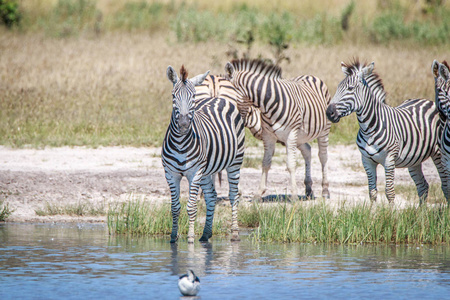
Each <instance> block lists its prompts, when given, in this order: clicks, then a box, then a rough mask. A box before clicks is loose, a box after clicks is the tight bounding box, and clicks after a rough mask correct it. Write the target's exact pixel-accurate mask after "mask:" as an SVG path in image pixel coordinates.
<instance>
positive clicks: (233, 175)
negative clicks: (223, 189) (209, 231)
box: [227, 162, 242, 241]
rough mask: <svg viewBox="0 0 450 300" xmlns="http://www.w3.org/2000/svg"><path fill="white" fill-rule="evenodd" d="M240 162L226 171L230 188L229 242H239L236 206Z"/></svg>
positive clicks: (237, 201)
mask: <svg viewBox="0 0 450 300" xmlns="http://www.w3.org/2000/svg"><path fill="white" fill-rule="evenodd" d="M241 164H242V162H238V163H237V164H235V165H233V166H231V167H229V168H228V169H227V173H228V185H229V188H230V191H229V198H230V204H231V240H232V241H240V238H239V225H238V216H237V215H238V205H239V197H240V196H238V193H239V178H240V168H241Z"/></svg>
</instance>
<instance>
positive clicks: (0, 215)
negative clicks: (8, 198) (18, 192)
mask: <svg viewBox="0 0 450 300" xmlns="http://www.w3.org/2000/svg"><path fill="white" fill-rule="evenodd" d="M13 211H14V210H13V209H12V208H11V207H9V204H8V203H5V201H4V200H0V222H4V221H6V219H7V218H8V217H9V216H10V215H11V213H12V212H13Z"/></svg>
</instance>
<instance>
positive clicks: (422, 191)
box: [408, 164, 429, 205]
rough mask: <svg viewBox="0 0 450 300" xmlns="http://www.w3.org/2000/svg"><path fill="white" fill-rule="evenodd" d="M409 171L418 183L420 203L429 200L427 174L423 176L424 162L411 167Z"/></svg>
mask: <svg viewBox="0 0 450 300" xmlns="http://www.w3.org/2000/svg"><path fill="white" fill-rule="evenodd" d="M408 171H409V175H411V178H412V179H413V180H414V183H415V184H416V188H417V194H418V195H419V203H420V204H421V205H422V204H423V203H424V202H426V201H427V198H428V187H429V186H428V182H427V181H426V179H425V176H423V172H422V164H420V165H417V166H415V167H409V168H408Z"/></svg>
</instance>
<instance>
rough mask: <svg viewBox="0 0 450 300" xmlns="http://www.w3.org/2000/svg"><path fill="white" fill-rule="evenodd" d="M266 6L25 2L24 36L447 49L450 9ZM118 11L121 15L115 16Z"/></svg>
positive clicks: (341, 0) (430, 5)
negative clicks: (113, 34) (406, 44)
mask: <svg viewBox="0 0 450 300" xmlns="http://www.w3.org/2000/svg"><path fill="white" fill-rule="evenodd" d="M302 2H305V3H294V2H293V1H288V2H286V3H283V4H281V3H278V2H277V3H276V4H269V3H262V2H257V1H227V3H226V4H220V5H218V4H212V3H210V2H208V3H206V2H205V1H195V2H189V1H188V2H186V1H156V0H154V1H145V0H140V1H133V2H129V1H115V2H114V3H104V1H102V0H97V1H95V0H57V1H30V0H28V1H20V2H19V4H20V5H19V6H20V12H21V15H23V18H22V19H23V21H22V26H21V30H24V31H30V30H31V31H35V30H42V29H44V31H45V32H46V33H47V34H48V35H49V36H53V37H67V36H77V35H79V34H82V33H91V34H92V33H94V34H96V35H98V34H100V33H104V32H110V31H116V30H125V31H146V32H151V33H152V32H155V31H164V32H167V29H168V28H170V29H171V31H172V32H173V34H174V35H175V37H176V40H177V41H181V42H204V41H209V40H211V39H212V40H216V41H229V40H236V41H237V40H239V39H241V38H242V37H243V36H244V35H247V34H248V33H249V32H251V33H252V35H253V37H254V38H255V40H256V41H258V42H260V43H264V44H266V45H268V46H270V45H272V46H273V47H275V49H276V47H277V43H278V47H279V43H280V38H281V39H282V44H286V43H291V42H292V43H307V44H311V43H317V44H336V43H340V42H343V41H347V38H351V39H353V40H355V39H356V41H359V42H363V43H365V42H367V41H369V42H374V43H389V42H391V41H398V40H400V41H404V40H408V41H412V42H416V43H426V44H448V43H449V42H448V39H447V37H448V33H449V30H450V29H449V28H450V27H449V26H450V17H449V15H450V14H449V12H450V5H448V4H446V3H440V2H437V1H435V2H427V3H425V4H423V5H413V4H411V3H409V2H408V1H379V3H378V5H376V4H375V5H374V4H367V3H362V2H354V1H350V0H334V1H302ZM111 6H114V7H115V8H114V9H111Z"/></svg>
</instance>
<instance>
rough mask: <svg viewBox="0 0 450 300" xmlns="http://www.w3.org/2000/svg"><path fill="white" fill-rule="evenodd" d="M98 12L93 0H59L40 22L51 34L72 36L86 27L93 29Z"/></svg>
mask: <svg viewBox="0 0 450 300" xmlns="http://www.w3.org/2000/svg"><path fill="white" fill-rule="evenodd" d="M98 13H99V12H98V11H97V8H96V3H95V1H93V0H59V1H58V3H57V5H56V6H55V7H54V8H53V9H52V11H51V12H50V15H49V16H47V17H44V18H42V19H41V20H40V23H41V24H42V25H43V27H44V28H45V29H46V31H47V34H49V35H51V36H55V37H67V36H73V35H78V34H79V33H81V32H82V31H84V30H86V29H88V28H90V29H91V30H94V26H95V22H96V17H97V15H98Z"/></svg>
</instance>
